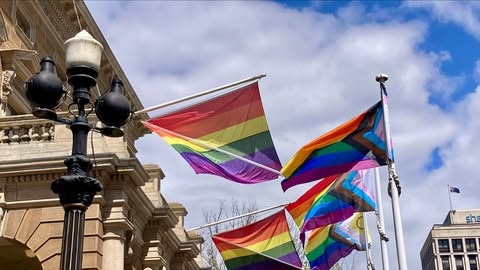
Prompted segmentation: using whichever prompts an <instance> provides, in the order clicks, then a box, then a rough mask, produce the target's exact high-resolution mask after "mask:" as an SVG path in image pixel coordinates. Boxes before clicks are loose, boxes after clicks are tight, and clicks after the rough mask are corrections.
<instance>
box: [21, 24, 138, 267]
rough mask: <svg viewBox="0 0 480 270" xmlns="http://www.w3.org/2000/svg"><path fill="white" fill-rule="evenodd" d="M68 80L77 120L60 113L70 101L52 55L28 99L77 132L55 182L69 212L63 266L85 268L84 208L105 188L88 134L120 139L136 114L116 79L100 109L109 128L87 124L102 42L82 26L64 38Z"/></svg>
mask: <svg viewBox="0 0 480 270" xmlns="http://www.w3.org/2000/svg"><path fill="white" fill-rule="evenodd" d="M65 50H66V67H67V76H68V83H69V84H70V85H71V86H72V87H73V92H72V103H71V104H69V105H68V110H69V112H70V114H71V116H72V117H73V119H69V118H63V117H60V116H58V115H57V113H56V112H55V108H57V107H58V106H59V105H60V104H61V103H62V102H63V101H64V99H65V95H66V91H65V90H64V87H63V85H62V82H61V80H60V79H59V78H58V77H57V75H56V73H55V63H54V61H53V59H52V58H50V57H44V58H43V59H42V60H41V61H40V72H38V73H37V74H35V75H33V76H32V77H31V78H30V79H29V80H28V81H27V82H26V83H25V88H26V89H25V90H26V94H27V98H28V99H29V101H30V102H31V104H32V105H33V110H32V113H33V115H35V116H37V117H39V118H45V119H50V120H54V121H57V122H60V123H63V124H66V125H68V126H69V127H70V130H71V131H72V134H73V142H72V155H71V156H69V157H67V158H66V159H65V162H64V163H65V165H66V166H67V175H65V176H62V177H60V178H58V179H56V180H55V181H53V183H52V184H51V189H52V191H53V192H55V193H56V194H58V196H59V198H60V203H61V204H62V206H63V208H64V210H65V218H64V226H63V239H62V253H61V259H60V260H61V265H60V269H61V270H81V269H82V254H83V236H84V226H85V211H86V210H87V208H88V206H90V205H91V204H92V201H93V197H94V196H95V193H97V192H99V191H101V190H102V189H103V187H102V184H101V183H100V181H98V180H97V179H95V178H93V177H90V176H89V172H90V170H91V169H92V162H91V161H90V159H89V158H88V157H87V156H86V154H87V135H88V133H89V132H90V131H91V130H93V131H97V132H100V133H102V134H103V135H106V136H110V137H121V136H123V131H122V130H121V129H120V127H121V126H123V125H124V124H125V123H126V122H127V121H128V119H129V118H130V115H131V110H130V103H129V101H128V100H127V98H126V97H125V96H124V95H123V83H122V81H120V80H119V79H118V78H114V79H113V80H112V88H111V90H110V91H109V92H108V93H106V94H104V95H103V96H101V97H99V98H98V99H97V100H96V102H95V104H94V109H95V113H96V115H97V117H98V119H100V121H102V122H103V124H104V127H102V128H97V127H95V126H94V125H93V124H91V123H89V122H88V115H89V114H90V112H91V111H92V109H93V108H91V106H90V108H91V109H87V108H86V107H87V106H88V105H89V104H90V105H93V104H91V102H90V88H91V87H93V86H95V85H96V83H97V82H96V79H97V76H98V71H99V68H100V60H101V56H102V52H103V46H102V45H101V44H100V42H98V41H97V40H95V39H94V38H93V37H92V36H91V35H90V34H89V33H88V32H87V31H85V30H83V31H81V32H80V33H78V34H77V35H76V36H75V37H73V38H71V39H69V40H67V41H66V42H65Z"/></svg>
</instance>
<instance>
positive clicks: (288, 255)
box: [212, 209, 302, 270]
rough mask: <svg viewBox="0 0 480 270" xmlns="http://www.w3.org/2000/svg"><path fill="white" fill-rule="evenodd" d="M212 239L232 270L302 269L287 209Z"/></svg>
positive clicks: (228, 267) (229, 269)
mask: <svg viewBox="0 0 480 270" xmlns="http://www.w3.org/2000/svg"><path fill="white" fill-rule="evenodd" d="M212 240H213V242H214V243H215V246H216V247H217V249H218V251H219V252H220V254H221V256H222V258H223V260H224V261H225V265H226V266H227V269H228V270H258V269H275V270H291V269H302V262H301V261H300V258H299V257H298V253H297V251H296V249H295V246H294V244H293V241H292V238H291V236H290V230H289V228H288V224H287V219H286V217H285V211H284V210H283V209H282V210H281V211H279V212H277V213H275V214H273V215H271V216H269V217H267V218H264V219H262V220H260V221H257V222H255V223H252V224H249V225H247V226H244V227H241V228H238V229H234V230H231V231H227V232H224V233H220V234H217V235H214V236H212Z"/></svg>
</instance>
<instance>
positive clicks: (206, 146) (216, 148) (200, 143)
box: [142, 121, 282, 175]
mask: <svg viewBox="0 0 480 270" xmlns="http://www.w3.org/2000/svg"><path fill="white" fill-rule="evenodd" d="M142 123H145V121H142ZM155 127H157V128H158V129H160V130H162V131H163V132H165V133H168V134H171V135H175V136H177V137H179V138H182V139H184V140H186V141H189V142H191V143H194V144H197V145H199V146H202V147H205V148H208V149H210V150H215V151H218V152H220V153H223V154H225V155H229V156H231V157H234V158H238V159H240V160H242V161H245V162H247V163H250V164H252V165H254V166H257V167H259V168H262V169H264V170H267V171H270V172H273V173H276V174H278V175H282V174H281V173H280V171H277V170H275V169H272V168H270V167H267V166H265V165H262V164H260V163H257V162H255V161H252V160H249V159H246V158H244V157H241V156H239V155H235V154H234V153H230V152H228V151H225V150H223V149H220V148H218V147H214V146H210V145H208V144H206V143H203V142H202V141H200V140H196V139H194V138H190V137H187V136H184V135H181V134H178V133H176V132H174V131H171V130H168V129H164V128H162V127H159V126H155Z"/></svg>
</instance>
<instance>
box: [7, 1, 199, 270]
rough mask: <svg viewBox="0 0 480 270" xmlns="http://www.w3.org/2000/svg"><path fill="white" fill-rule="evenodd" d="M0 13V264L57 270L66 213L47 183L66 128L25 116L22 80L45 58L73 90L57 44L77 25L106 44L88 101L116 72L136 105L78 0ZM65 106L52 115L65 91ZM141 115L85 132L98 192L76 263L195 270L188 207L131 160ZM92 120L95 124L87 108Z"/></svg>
mask: <svg viewBox="0 0 480 270" xmlns="http://www.w3.org/2000/svg"><path fill="white" fill-rule="evenodd" d="M0 12H1V13H0V73H1V75H2V77H1V80H0V269H16V270H22V269H29V270H36V269H43V270H48V269H58V268H59V264H60V251H61V243H62V230H63V218H64V211H63V208H62V207H61V205H60V203H59V199H58V197H57V195H56V194H54V193H53V192H52V191H51V190H50V184H51V182H52V181H53V180H54V179H57V178H59V177H60V176H62V175H64V174H65V173H66V167H65V165H64V163H63V161H64V159H65V158H66V157H68V156H69V155H71V149H72V148H71V147H72V134H71V131H70V130H69V129H68V127H66V126H65V125H62V124H59V123H56V122H53V121H50V120H44V119H39V118H36V117H34V116H32V115H31V111H32V108H31V105H30V103H29V102H28V101H27V99H26V96H25V89H24V82H25V81H26V80H27V79H28V78H29V77H30V76H32V74H34V73H36V72H38V70H39V60H40V58H41V57H43V56H47V55H48V56H51V57H53V59H54V60H55V62H56V64H57V66H56V68H57V74H58V76H59V77H60V78H61V80H62V81H63V82H64V85H65V87H66V89H67V90H70V86H69V85H68V84H67V83H66V70H65V64H64V63H65V54H64V46H63V43H64V41H65V40H67V39H69V38H70V37H72V36H74V35H75V34H76V33H78V32H80V30H81V29H80V27H79V24H80V25H81V26H82V28H83V29H85V30H87V31H88V32H89V33H90V34H91V35H92V36H93V37H94V38H95V39H97V40H98V41H100V42H101V43H102V45H103V46H104V52H103V55H102V62H101V67H100V71H99V76H98V80H97V86H98V88H96V89H92V93H91V94H92V100H95V99H96V98H97V97H98V95H99V92H104V91H105V90H106V89H108V88H109V87H110V81H111V79H112V78H113V76H114V75H117V76H118V77H119V78H120V79H121V80H122V81H123V83H124V85H125V92H126V93H125V94H126V96H127V98H128V99H129V100H130V102H131V104H132V110H134V111H136V110H139V109H142V104H141V102H140V100H139V99H138V97H137V95H136V94H135V92H134V90H133V89H132V86H131V85H130V84H129V82H128V79H127V78H126V76H125V74H124V73H123V71H122V69H121V67H120V66H119V64H118V62H117V61H116V59H115V57H114V55H113V53H112V51H111V50H110V48H109V47H108V44H107V42H106V41H105V39H104V37H103V36H102V33H101V32H100V30H99V28H98V26H97V25H96V24H95V22H94V20H93V18H92V16H91V14H90V13H89V11H88V9H87V7H86V5H85V3H84V2H83V1H80V0H75V1H72V0H3V1H0ZM77 14H78V17H77ZM97 90H100V91H97ZM64 103H65V105H62V106H61V107H60V109H57V112H59V111H62V112H64V114H65V116H68V115H67V114H68V113H67V111H68V108H67V104H69V97H68V95H67V98H66V101H65V102H64ZM61 114H62V113H61ZM92 115H93V116H92ZM142 117H146V116H137V118H136V119H134V120H133V121H129V122H128V123H127V124H126V126H125V127H124V132H125V135H124V136H123V137H120V138H109V137H105V136H102V135H101V134H98V133H91V134H89V136H88V137H89V138H88V145H89V147H88V148H89V150H88V154H89V157H90V158H91V159H92V160H94V170H93V174H94V175H93V176H94V177H95V178H97V179H99V180H100V181H101V182H102V184H103V186H104V190H103V191H102V192H100V193H98V194H97V195H96V196H95V198H94V201H93V204H92V205H91V206H90V207H89V208H88V210H87V212H86V223H85V237H84V239H83V240H84V247H83V268H84V269H103V270H122V269H126V270H127V269H131V270H163V269H165V270H190V269H202V268H204V267H202V264H201V261H200V260H199V258H200V256H199V253H200V245H201V243H202V241H203V239H202V237H200V236H199V235H198V234H197V233H195V232H188V233H187V232H186V231H185V229H184V227H183V224H184V223H183V221H184V217H185V216H186V214H187V211H186V209H185V208H184V207H183V206H182V205H181V204H179V203H169V202H167V201H166V200H165V198H164V197H163V196H162V195H161V193H160V187H161V181H162V179H163V178H164V174H163V172H162V170H161V169H160V168H159V167H158V166H156V165H152V164H148V165H144V164H141V163H140V162H139V160H138V159H137V158H136V152H137V151H136V149H135V141H136V140H137V139H139V138H140V137H142V136H143V135H145V134H146V133H147V132H148V130H146V129H145V128H144V127H143V125H142V124H141V123H140V121H139V120H145V118H143V119H142ZM89 119H90V120H91V121H95V119H94V114H91V116H89ZM92 124H93V123H92ZM90 135H91V136H90ZM90 146H91V147H90ZM92 149H93V150H94V151H92Z"/></svg>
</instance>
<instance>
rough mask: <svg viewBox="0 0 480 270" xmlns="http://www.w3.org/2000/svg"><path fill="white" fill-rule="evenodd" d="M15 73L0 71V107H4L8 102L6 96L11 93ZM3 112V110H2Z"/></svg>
mask: <svg viewBox="0 0 480 270" xmlns="http://www.w3.org/2000/svg"><path fill="white" fill-rule="evenodd" d="M15 76H16V74H15V72H14V71H13V70H4V71H2V87H1V89H0V94H1V95H0V101H1V103H2V105H4V106H6V105H7V102H8V96H9V95H10V94H11V93H12V91H13V86H12V82H13V79H15ZM3 110H5V108H3Z"/></svg>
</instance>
